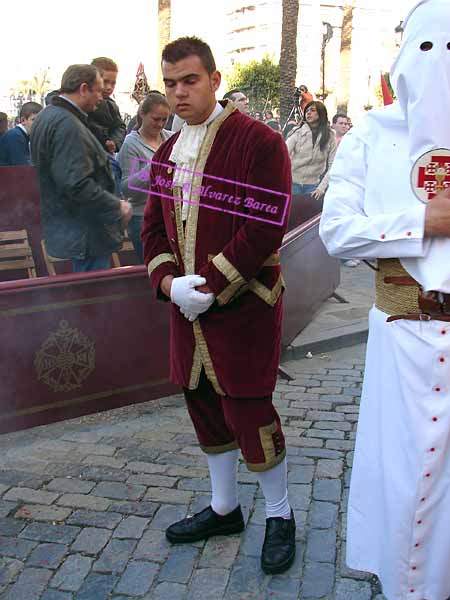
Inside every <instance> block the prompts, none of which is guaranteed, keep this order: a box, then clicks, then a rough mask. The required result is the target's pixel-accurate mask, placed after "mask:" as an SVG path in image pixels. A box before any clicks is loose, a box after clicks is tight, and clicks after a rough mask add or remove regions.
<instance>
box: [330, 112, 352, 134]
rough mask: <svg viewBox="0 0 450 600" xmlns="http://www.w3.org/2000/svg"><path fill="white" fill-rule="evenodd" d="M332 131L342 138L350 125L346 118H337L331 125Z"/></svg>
mask: <svg viewBox="0 0 450 600" xmlns="http://www.w3.org/2000/svg"><path fill="white" fill-rule="evenodd" d="M333 128H334V130H335V131H336V133H337V134H338V135H339V136H341V137H342V136H343V135H345V134H346V133H347V131H348V130H349V129H350V125H349V122H348V119H347V117H339V119H338V120H337V121H336V123H335V124H334V125H333Z"/></svg>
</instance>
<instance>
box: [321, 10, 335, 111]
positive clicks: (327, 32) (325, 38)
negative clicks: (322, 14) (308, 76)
mask: <svg viewBox="0 0 450 600" xmlns="http://www.w3.org/2000/svg"><path fill="white" fill-rule="evenodd" d="M322 24H323V34H322V94H321V100H322V102H325V99H326V97H327V96H328V94H327V92H326V88H325V56H326V52H325V51H326V47H327V44H328V42H329V41H330V40H331V38H332V37H333V27H332V26H331V25H330V23H328V22H327V21H322Z"/></svg>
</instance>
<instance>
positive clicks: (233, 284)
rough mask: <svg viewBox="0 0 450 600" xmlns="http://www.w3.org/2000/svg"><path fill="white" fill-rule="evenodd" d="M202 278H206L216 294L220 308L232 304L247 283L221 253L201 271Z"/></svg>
mask: <svg viewBox="0 0 450 600" xmlns="http://www.w3.org/2000/svg"><path fill="white" fill-rule="evenodd" d="M199 275H201V276H202V277H205V279H206V282H207V285H208V287H209V288H210V289H211V291H212V292H213V293H214V295H215V297H216V301H217V303H218V304H219V306H223V305H225V304H227V303H228V302H230V300H231V299H232V298H233V297H234V296H235V294H236V293H237V292H238V291H239V289H240V288H241V287H242V286H244V285H245V284H246V283H247V281H246V280H245V279H244V277H242V275H241V274H240V273H239V271H238V270H237V268H236V267H235V266H234V265H233V264H232V263H231V262H230V261H229V260H228V259H227V258H225V256H224V255H223V253H222V252H221V253H220V254H218V255H217V256H215V257H214V258H213V259H212V261H211V262H209V263H208V264H207V265H206V266H205V267H204V268H203V269H200V273H199Z"/></svg>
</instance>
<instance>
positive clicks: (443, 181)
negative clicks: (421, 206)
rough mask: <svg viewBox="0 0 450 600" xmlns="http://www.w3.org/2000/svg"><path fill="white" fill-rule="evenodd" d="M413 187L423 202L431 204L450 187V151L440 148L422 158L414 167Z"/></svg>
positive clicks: (412, 175)
mask: <svg viewBox="0 0 450 600" xmlns="http://www.w3.org/2000/svg"><path fill="white" fill-rule="evenodd" d="M411 178H412V187H413V190H414V193H415V194H416V196H417V197H418V198H419V200H421V201H422V202H429V201H430V200H433V198H434V197H435V196H436V194H438V193H439V192H441V191H442V190H445V189H447V188H448V187H450V150H449V149H447V148H439V149H437V150H431V151H430V152H426V153H425V154H424V155H423V156H421V157H420V158H419V159H418V160H417V162H416V164H415V165H414V167H413V170H412V174H411Z"/></svg>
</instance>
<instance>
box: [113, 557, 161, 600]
mask: <svg viewBox="0 0 450 600" xmlns="http://www.w3.org/2000/svg"><path fill="white" fill-rule="evenodd" d="M158 569H159V565H157V564H156V563H150V562H143V561H139V562H131V563H129V565H128V566H127V568H126V571H125V573H124V574H123V575H122V577H121V578H120V581H119V583H118V584H117V587H116V589H115V590H114V591H115V593H116V594H127V595H128V596H144V595H145V594H146V593H147V592H148V590H149V589H150V587H151V585H152V583H153V580H154V578H155V576H156V574H157V572H158Z"/></svg>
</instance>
